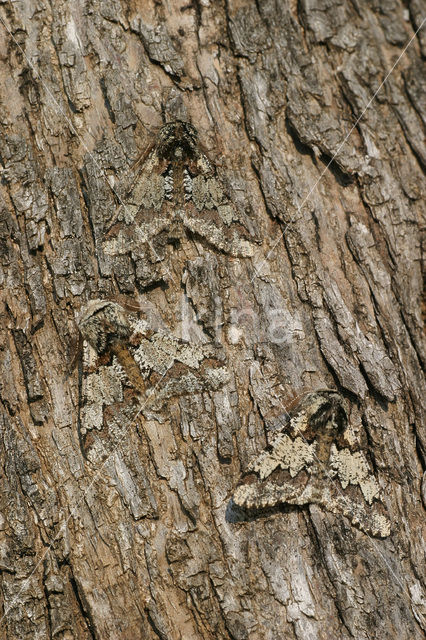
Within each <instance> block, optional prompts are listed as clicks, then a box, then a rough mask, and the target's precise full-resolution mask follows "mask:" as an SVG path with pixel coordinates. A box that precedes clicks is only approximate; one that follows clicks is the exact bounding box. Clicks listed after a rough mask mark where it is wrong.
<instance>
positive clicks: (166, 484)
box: [0, 0, 426, 640]
mask: <svg viewBox="0 0 426 640" xmlns="http://www.w3.org/2000/svg"><path fill="white" fill-rule="evenodd" d="M1 4H2V6H1V13H0V16H1V24H0V33H1V61H0V64H1V70H0V78H1V85H2V90H1V104H0V121H1V130H2V133H1V162H2V165H3V173H2V187H1V213H0V215H1V218H0V220H1V223H0V233H1V253H0V260H1V271H0V278H1V287H2V297H1V320H0V324H1V326H0V330H1V342H0V358H1V361H0V362H1V364H0V366H1V381H0V395H1V439H2V448H1V456H2V469H3V473H2V484H1V519H0V523H1V527H0V528H1V557H0V570H1V585H2V610H1V615H2V619H1V624H0V628H1V632H0V633H1V637H2V638H7V639H13V640H15V639H17V638H19V639H21V640H23V639H28V640H29V639H40V640H45V639H46V638H55V639H59V638H61V639H69V638H76V639H77V638H78V639H88V638H97V639H98V638H99V639H107V638H108V639H118V638H120V639H121V638H124V639H127V638H129V639H133V638H147V639H154V638H155V639H158V638H161V639H163V640H165V639H167V640H178V639H184V640H187V639H191V640H192V639H194V640H198V639H201V638H202V639H206V640H207V639H212V640H213V638H214V639H215V640H217V639H219V638H220V639H222V638H223V639H233V640H245V639H256V640H257V639H259V640H261V639H262V640H263V639H265V640H266V639H267V640H272V639H274V640H279V639H283V638H286V639H293V638H294V639H296V638H297V639H300V640H306V639H307V638H309V639H327V640H329V639H333V640H334V639H342V640H346V639H349V638H356V639H357V640H363V639H370V640H371V639H372V638H377V639H380V640H383V639H388V638H389V639H390V638H398V639H399V640H404V639H407V640H408V639H410V640H415V639H417V638H419V639H420V638H423V637H424V635H423V633H424V631H425V629H426V626H425V599H424V595H423V594H424V592H423V585H422V576H423V577H424V575H425V573H424V565H423V543H422V523H423V518H424V513H423V506H422V498H421V495H422V487H421V480H422V473H423V470H424V466H425V451H426V439H425V433H424V431H422V426H421V420H422V416H421V409H422V406H421V405H422V401H424V398H425V396H426V390H425V385H424V379H423V376H422V369H421V366H422V362H424V343H423V342H422V333H421V304H420V295H421V288H422V279H421V262H420V260H421V247H420V240H419V237H420V236H419V224H420V216H421V184H422V169H424V167H425V164H426V150H425V147H424V145H423V138H422V126H423V125H422V118H423V119H424V118H425V104H424V98H425V86H424V78H425V75H424V69H423V71H422V57H421V56H422V54H423V55H426V29H425V28H423V29H422V30H420V31H419V33H418V34H417V36H416V37H414V39H413V41H412V42H411V44H410V46H409V47H408V49H407V51H406V52H405V53H404V55H403V56H402V58H401V60H400V61H399V62H398V64H397V66H396V68H395V70H394V71H393V72H392V73H391V74H390V75H389V77H388V78H387V79H386V81H385V83H384V85H383V87H382V88H380V90H379V91H378V94H377V96H376V97H375V98H374V99H373V100H372V101H371V104H370V99H371V98H372V97H373V95H374V94H375V92H376V91H377V90H378V89H379V87H380V84H381V82H382V81H383V80H384V78H385V77H386V74H387V72H388V71H389V70H390V69H391V67H392V65H393V64H394V62H396V60H397V58H398V56H399V55H400V54H401V52H402V51H403V48H404V47H405V46H406V45H407V44H408V42H409V40H410V38H412V37H413V36H414V33H415V31H416V29H417V28H418V27H419V26H420V25H421V21H422V20H423V18H424V16H423V15H422V8H421V5H422V3H421V2H420V1H418V0H406V1H405V2H404V3H403V2H401V1H400V0H392V1H390V0H375V1H374V2H371V1H370V2H367V0H353V1H352V2H343V3H342V2H340V0H327V2H324V1H320V0H301V1H300V2H298V3H297V2H295V1H289V2H280V1H279V0H264V1H263V0H262V1H261V2H255V1H254V0H224V1H223V2H216V1H215V2H213V1H212V0H210V1H209V0H194V2H193V3H192V4H189V3H188V2H187V1H186V0H182V1H181V0H178V1H176V2H162V1H161V0H152V1H148V2H143V1H142V0H139V1H136V0H133V1H131V2H128V3H127V2H120V1H119V0H102V1H101V0H85V1H83V2H81V1H80V0H69V1H67V2H66V1H65V0H58V1H55V2H51V3H49V2H47V1H46V0H22V1H20V0H18V1H15V2H2V3H1ZM423 9H424V6H423ZM367 106H368V108H367V109H366V111H365V113H363V112H364V109H365V108H366V107H367ZM361 114H363V117H362V119H361V120H360V121H359V122H358V123H357V124H356V126H354V125H355V123H356V122H357V118H358V117H359V116H360V115H361ZM177 118H179V119H183V120H187V121H191V122H192V123H193V124H194V125H195V126H196V127H197V129H198V132H199V137H200V140H201V141H202V143H203V145H204V147H205V149H206V152H207V154H208V156H209V158H210V159H211V160H212V162H214V163H215V164H216V165H217V167H218V171H219V173H220V175H221V176H222V178H223V179H224V180H225V182H227V184H228V186H229V190H230V193H231V194H232V198H233V201H234V203H235V204H236V206H237V208H238V209H240V210H241V211H244V210H246V211H248V215H249V217H250V219H251V220H252V223H253V226H254V227H256V229H257V230H258V233H259V236H260V237H261V239H262V240H263V243H262V244H261V245H256V248H255V255H254V257H253V258H241V259H239V258H233V257H229V256H226V255H224V254H221V253H220V252H217V251H215V250H214V248H211V247H208V246H207V245H206V244H205V243H204V242H202V241H201V240H197V239H194V238H190V237H186V238H184V239H183V241H182V242H181V243H180V244H179V245H176V246H169V247H167V249H165V253H164V256H162V257H163V260H162V261H161V264H160V265H158V264H157V263H156V258H155V256H154V257H153V256H151V257H150V256H147V257H146V260H147V267H146V268H147V269H148V271H149V270H152V273H156V274H157V275H158V274H159V275H158V277H156V278H154V281H153V283H152V284H151V285H150V286H149V287H148V288H145V289H144V287H143V286H142V285H141V283H143V282H144V280H143V278H142V277H141V276H140V274H138V272H137V271H136V272H135V269H134V266H133V265H132V264H129V263H128V262H126V261H125V260H124V259H123V264H122V269H116V272H115V273H111V268H110V265H109V263H108V258H107V257H105V256H104V255H103V254H102V251H101V248H100V245H101V238H102V233H103V230H104V228H105V225H106V223H107V222H108V221H110V220H111V219H112V218H113V216H114V213H115V211H116V209H117V207H118V204H119V203H118V200H117V197H116V194H115V193H114V191H117V189H116V188H115V187H114V186H113V188H111V185H119V184H120V182H121V181H122V180H123V179H124V176H125V175H126V172H127V171H128V169H129V167H131V166H132V164H133V163H134V162H135V160H136V158H137V157H138V155H139V154H140V153H141V152H142V151H143V150H144V149H145V148H146V147H147V146H148V145H149V144H150V143H152V141H153V140H154V139H155V135H156V128H157V127H158V126H159V125H161V124H162V123H163V122H165V121H170V120H174V119H177ZM348 134H350V135H348ZM145 275H146V274H145ZM166 281H167V282H166ZM91 298H108V299H114V300H126V301H127V302H129V301H132V300H133V301H139V302H140V301H141V300H143V301H144V303H148V304H149V305H151V306H152V307H153V308H155V309H157V310H158V312H159V313H160V314H161V317H162V319H163V321H164V323H165V325H166V326H167V327H168V328H169V329H170V330H172V331H174V332H175V333H176V334H177V335H179V334H180V333H182V330H184V332H186V333H187V334H188V335H186V336H184V337H188V338H191V339H192V338H194V337H197V336H198V337H200V336H201V337H202V336H204V339H206V338H207V337H208V338H209V339H211V338H215V339H216V340H217V341H219V342H221V343H222V345H223V346H224V348H225V351H226V355H227V362H228V367H229V368H230V370H231V371H232V382H231V383H230V384H229V385H228V386H227V387H226V389H224V390H221V391H217V392H214V393H213V392H210V393H207V392H206V393H205V394H198V395H195V396H193V397H190V398H188V397H184V398H180V399H176V400H175V401H174V402H173V403H172V404H171V409H170V412H169V413H168V414H167V415H164V416H163V420H162V423H161V424H160V423H159V422H158V420H154V419H152V420H149V419H146V418H143V419H142V418H141V419H139V421H138V423H137V424H134V425H133V428H132V429H130V430H129V431H128V432H126V433H123V434H122V438H121V441H119V442H118V444H117V447H116V448H115V450H114V453H113V455H112V456H111V457H110V458H109V459H108V460H107V462H106V463H105V464H103V465H102V466H100V465H99V466H97V465H96V464H94V463H93V462H89V461H88V460H86V459H85V458H84V456H83V454H82V450H81V446H80V442H79V434H78V419H77V417H78V403H79V396H78V389H79V383H78V375H77V369H74V370H73V371H72V372H71V374H70V375H69V376H67V375H66V372H67V370H68V368H69V366H70V363H71V361H72V360H73V357H74V355H75V351H76V343H77V341H78V330H77V327H76V323H75V314H76V313H77V312H78V310H79V309H80V308H81V307H82V306H83V305H84V304H85V303H86V302H87V301H88V300H89V299H91ZM188 322H189V323H190V331H188V330H187V328H188ZM324 387H332V388H336V389H337V390H338V391H339V392H340V393H342V394H343V395H344V396H345V397H346V399H347V401H348V402H349V406H350V422H351V425H352V428H353V431H354V434H355V437H356V439H357V440H358V442H359V444H360V446H361V447H362V448H363V449H364V450H365V451H366V452H368V455H369V457H370V460H371V461H372V462H373V464H374V465H375V468H376V471H377V473H378V476H379V478H380V483H381V485H382V488H383V489H384V493H385V496H386V499H385V502H386V506H387V509H388V511H389V513H390V515H391V519H392V533H391V536H390V537H389V538H386V539H385V540H375V539H371V538H369V537H368V536H367V535H365V534H363V533H361V532H360V531H358V530H357V529H354V528H353V527H351V526H350V525H349V523H348V521H347V520H345V519H344V518H343V517H339V516H334V515H331V514H329V513H326V512H325V511H322V510H321V509H320V508H318V507H304V508H298V507H291V508H290V507H289V508H281V509H278V510H277V511H276V512H274V513H269V514H258V515H257V516H255V517H252V518H243V517H242V518H241V519H240V520H239V521H238V519H236V518H235V517H233V516H232V513H230V509H229V501H230V498H231V495H232V492H233V489H234V488H235V486H236V483H237V481H238V478H239V477H240V474H241V472H242V471H243V470H244V469H246V468H247V465H248V464H249V462H250V461H251V460H252V459H253V458H254V456H255V455H257V454H258V453H259V452H260V451H261V450H262V449H263V448H264V446H265V444H266V442H267V441H268V439H269V437H270V436H271V433H268V428H267V426H265V418H266V417H267V416H268V414H269V413H270V412H273V411H274V410H277V409H279V408H280V407H282V408H283V410H284V408H285V407H287V406H288V404H289V403H290V401H291V400H292V399H293V398H294V397H295V396H297V395H299V394H302V393H304V392H306V391H310V390H312V389H317V388H324Z"/></svg>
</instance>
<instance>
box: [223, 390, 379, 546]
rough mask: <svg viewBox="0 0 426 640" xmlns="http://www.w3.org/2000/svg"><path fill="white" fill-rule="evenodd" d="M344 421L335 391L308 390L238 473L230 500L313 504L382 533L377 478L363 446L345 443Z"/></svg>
mask: <svg viewBox="0 0 426 640" xmlns="http://www.w3.org/2000/svg"><path fill="white" fill-rule="evenodd" d="M346 427H347V415H346V411H345V409H344V405H343V400H342V398H341V396H340V395H339V394H338V393H336V392H333V391H329V390H321V391H316V392H313V393H309V394H307V395H306V396H305V398H304V399H303V400H302V401H301V402H300V403H299V405H298V406H297V407H296V409H295V410H294V412H292V414H291V415H290V417H289V420H288V423H287V425H286V426H285V427H284V428H283V429H282V431H281V432H280V433H279V434H278V435H277V436H276V437H275V439H274V440H273V442H272V443H271V444H270V445H269V446H267V447H266V448H265V449H264V451H263V452H262V453H261V454H260V455H259V456H258V458H257V459H256V460H254V462H253V463H252V464H251V465H250V467H249V468H248V470H247V472H246V473H245V474H244V475H243V476H242V478H241V480H240V482H239V485H238V486H237V489H236V490H235V493H234V495H233V502H234V503H235V504H236V505H237V506H239V507H242V508H246V509H248V510H253V509H254V510H259V509H265V508H270V507H273V506H275V505H278V504H292V505H300V506H301V505H307V504H317V505H319V506H321V507H323V508H324V509H326V510H327V511H330V512H332V513H337V514H342V515H344V516H346V517H347V518H349V520H350V521H351V523H352V524H353V525H354V526H355V527H357V528H359V529H360V530H361V531H364V532H365V533H367V534H368V535H372V536H376V537H381V538H385V537H387V536H388V535H389V534H390V521H389V518H388V515H387V512H386V510H385V508H384V505H383V503H382V502H381V497H380V489H379V485H378V482H377V480H376V478H375V476H374V473H373V471H372V469H371V467H370V465H369V463H368V461H367V458H366V457H365V455H364V454H363V452H362V451H360V450H358V451H355V452H353V451H352V450H351V449H350V448H349V447H347V446H345V444H344V438H343V434H344V431H345V429H346Z"/></svg>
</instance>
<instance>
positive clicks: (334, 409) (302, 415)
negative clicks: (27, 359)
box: [291, 389, 348, 440]
mask: <svg viewBox="0 0 426 640" xmlns="http://www.w3.org/2000/svg"><path fill="white" fill-rule="evenodd" d="M347 424H348V418H347V415H346V411H345V407H344V404H343V398H342V396H341V395H340V394H339V393H337V392H335V391H332V390H329V389H319V390H318V391H314V392H312V393H308V394H307V395H306V396H305V397H304V398H303V399H302V401H301V402H300V403H299V404H298V405H297V407H296V409H295V411H294V413H293V415H292V419H291V426H292V428H293V430H294V431H295V435H297V433H296V432H302V433H303V435H304V437H306V438H307V439H308V440H311V439H313V438H316V437H318V436H319V435H320V437H325V438H326V439H328V438H333V439H334V438H338V437H339V436H341V435H342V434H343V432H344V431H345V429H346V427H347Z"/></svg>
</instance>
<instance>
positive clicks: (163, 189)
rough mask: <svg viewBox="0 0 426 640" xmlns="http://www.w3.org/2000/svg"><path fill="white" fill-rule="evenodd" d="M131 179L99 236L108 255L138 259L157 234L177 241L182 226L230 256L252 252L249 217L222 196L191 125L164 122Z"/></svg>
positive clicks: (219, 184)
mask: <svg viewBox="0 0 426 640" xmlns="http://www.w3.org/2000/svg"><path fill="white" fill-rule="evenodd" d="M129 182H130V184H131V187H130V188H129V189H128V191H127V193H126V195H125V196H124V204H123V205H122V206H121V207H120V208H119V210H118V213H117V216H116V222H115V223H114V224H113V225H112V227H111V228H110V229H109V230H108V233H107V234H106V236H105V238H104V241H103V251H104V253H105V254H106V255H109V256H113V257H115V258H118V259H119V258H120V257H123V256H130V257H131V258H132V260H133V261H134V262H136V263H137V261H138V259H139V258H140V256H141V252H142V253H143V252H145V253H146V254H147V255H150V253H152V246H151V247H148V246H147V245H149V244H154V246H155V247H156V248H158V243H159V240H160V238H161V237H163V238H165V239H166V241H174V240H179V239H181V238H182V237H183V234H184V233H185V231H186V232H187V233H189V234H190V235H193V236H195V237H197V238H199V239H201V240H202V241H204V242H206V243H207V245H209V246H211V247H213V248H214V249H216V250H218V251H220V252H223V253H226V254H229V255H231V256H238V257H247V256H251V255H252V254H253V241H256V238H255V234H254V232H253V230H250V231H249V230H248V227H249V226H250V224H249V219H248V218H247V217H246V216H245V217H244V219H242V216H241V215H240V214H239V213H238V212H237V210H236V208H235V206H234V205H233V203H232V201H231V200H230V198H229V197H228V196H227V195H226V193H225V191H224V188H223V186H222V184H221V182H220V180H219V178H218V177H217V174H216V170H215V168H214V166H213V165H212V164H211V162H210V161H209V159H208V158H207V156H206V155H205V154H204V153H203V152H202V151H201V149H200V146H199V143H198V133H197V130H196V129H195V127H193V126H192V125H191V124H189V123H187V122H180V121H177V122H170V123H168V124H166V125H164V126H163V127H162V128H161V129H160V132H159V135H158V140H157V142H156V143H155V144H154V146H153V147H152V148H151V150H150V151H149V153H148V155H147V156H146V157H144V158H142V159H141V160H140V161H139V162H138V163H137V165H136V166H135V168H134V170H133V173H132V176H131V178H130V179H129ZM158 251H159V254H158V255H160V253H161V250H160V249H158ZM157 259H158V256H157Z"/></svg>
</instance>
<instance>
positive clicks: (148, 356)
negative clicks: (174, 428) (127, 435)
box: [78, 300, 228, 457]
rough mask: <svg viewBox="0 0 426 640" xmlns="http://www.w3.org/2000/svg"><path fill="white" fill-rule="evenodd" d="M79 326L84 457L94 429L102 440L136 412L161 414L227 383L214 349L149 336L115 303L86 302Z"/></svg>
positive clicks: (91, 444)
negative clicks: (175, 402) (181, 399)
mask: <svg viewBox="0 0 426 640" xmlns="http://www.w3.org/2000/svg"><path fill="white" fill-rule="evenodd" d="M78 326H79V330H80V333H81V335H82V338H83V341H84V342H83V358H82V368H81V377H80V403H79V404H80V416H79V429H80V439H81V441H82V446H83V451H84V452H85V453H87V451H88V449H89V448H91V449H93V447H94V446H95V440H96V437H95V432H96V430H97V431H98V432H100V431H102V432H103V434H104V438H107V437H108V436H107V434H108V432H109V433H110V434H111V433H112V432H113V431H114V430H115V431H116V432H118V430H119V429H121V430H123V428H124V426H125V425H126V424H127V425H129V426H130V424H131V422H132V421H133V420H134V419H135V417H136V415H137V414H139V413H141V412H142V413H143V412H144V411H150V412H152V411H161V409H162V407H163V406H164V404H165V403H166V402H167V401H169V400H170V399H171V398H174V397H177V396H180V395H185V394H192V393H199V392H202V391H209V390H210V391H215V390H217V389H219V388H220V387H221V386H222V385H223V384H224V383H225V382H226V381H227V380H228V372H227V369H226V367H225V366H224V359H223V356H222V355H221V354H220V349H219V348H218V347H216V346H215V345H213V344H193V343H189V342H184V341H183V340H179V339H178V338H176V337H175V336H173V335H172V334H171V333H168V332H166V331H154V330H153V329H152V328H150V326H149V324H148V322H147V321H146V320H144V319H141V318H139V317H138V316H137V315H136V314H134V313H129V312H127V311H126V310H125V309H124V308H123V307H122V306H120V305H119V304H117V303H114V302H108V301H102V300H94V301H92V302H90V303H89V304H88V305H87V307H86V308H85V309H84V310H83V311H82V312H81V313H80V316H79V318H78ZM95 448H96V447H95ZM92 457H96V454H93V455H92Z"/></svg>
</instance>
